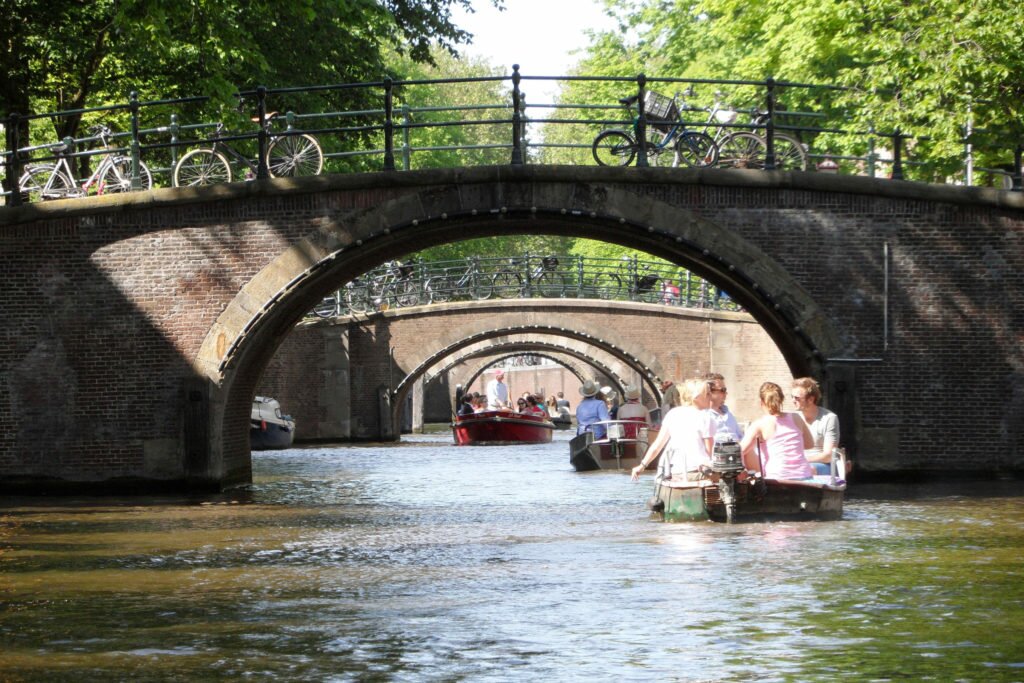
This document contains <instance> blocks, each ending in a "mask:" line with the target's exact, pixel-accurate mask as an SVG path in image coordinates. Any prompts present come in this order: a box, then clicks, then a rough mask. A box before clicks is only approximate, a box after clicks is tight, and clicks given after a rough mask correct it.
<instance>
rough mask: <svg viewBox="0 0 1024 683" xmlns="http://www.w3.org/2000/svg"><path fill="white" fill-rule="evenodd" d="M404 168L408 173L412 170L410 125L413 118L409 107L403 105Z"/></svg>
mask: <svg viewBox="0 0 1024 683" xmlns="http://www.w3.org/2000/svg"><path fill="white" fill-rule="evenodd" d="M402 123H403V126H402V168H403V169H404V170H406V171H408V170H409V169H410V168H412V148H411V147H410V146H409V124H410V123H412V116H411V115H410V114H409V105H408V104H403V105H402Z"/></svg>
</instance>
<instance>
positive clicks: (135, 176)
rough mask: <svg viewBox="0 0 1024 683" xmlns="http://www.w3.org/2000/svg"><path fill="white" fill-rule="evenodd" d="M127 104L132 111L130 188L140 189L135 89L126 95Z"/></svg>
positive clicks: (137, 110) (137, 94)
mask: <svg viewBox="0 0 1024 683" xmlns="http://www.w3.org/2000/svg"><path fill="white" fill-rule="evenodd" d="M128 106H129V108H130V109H131V113H132V142H131V156H132V168H131V173H132V178H131V183H132V190H133V191H135V190H141V189H142V179H141V177H140V176H139V93H138V91H137V90H132V92H131V94H130V95H129V96H128Z"/></svg>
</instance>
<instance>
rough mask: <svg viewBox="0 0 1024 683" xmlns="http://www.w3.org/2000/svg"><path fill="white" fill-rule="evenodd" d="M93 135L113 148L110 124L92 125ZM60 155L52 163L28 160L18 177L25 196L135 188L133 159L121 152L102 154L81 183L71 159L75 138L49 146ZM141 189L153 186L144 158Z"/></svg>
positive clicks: (61, 196) (41, 197)
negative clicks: (31, 162)
mask: <svg viewBox="0 0 1024 683" xmlns="http://www.w3.org/2000/svg"><path fill="white" fill-rule="evenodd" d="M89 132H90V133H91V134H92V135H93V136H94V137H93V138H87V139H94V140H99V141H100V144H101V145H102V146H103V148H104V149H108V150H109V149H113V145H112V144H111V140H112V139H113V137H114V133H113V131H111V129H110V128H109V127H108V126H105V125H102V124H98V125H95V126H93V127H91V128H90V129H89ZM49 149H50V150H51V151H53V153H54V155H55V156H56V157H57V161H56V162H55V163H53V164H46V163H42V164H29V165H28V166H26V167H25V172H24V173H23V174H22V176H21V178H20V179H19V180H18V189H19V190H20V192H21V194H22V196H23V197H25V198H26V199H28V201H30V202H37V201H41V200H46V199H68V198H70V197H85V196H87V195H89V194H93V193H95V194H111V193H114V192H131V191H132V189H133V188H132V159H131V157H130V156H128V155H125V154H121V153H119V152H111V153H108V154H106V155H104V156H103V158H102V159H101V160H100V163H99V164H98V165H97V166H96V170H94V171H93V172H92V175H90V176H89V177H88V178H87V179H86V180H84V181H82V183H81V185H79V181H78V180H77V176H76V174H75V172H74V170H73V168H72V163H71V161H70V160H71V159H74V158H77V157H76V155H75V153H74V141H72V140H70V138H69V139H68V140H66V141H65V142H63V143H61V144H59V145H56V146H52V147H50V148H49ZM138 175H139V186H138V189H140V190H148V189H150V188H152V187H153V176H152V174H150V172H149V168H147V167H146V164H144V163H142V161H139V162H138Z"/></svg>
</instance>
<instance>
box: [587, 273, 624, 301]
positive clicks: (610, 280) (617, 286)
mask: <svg viewBox="0 0 1024 683" xmlns="http://www.w3.org/2000/svg"><path fill="white" fill-rule="evenodd" d="M593 287H594V296H595V297H597V298H598V299H617V298H619V295H620V293H621V292H622V282H621V281H620V280H619V276H618V275H616V274H615V273H595V274H594V285H593Z"/></svg>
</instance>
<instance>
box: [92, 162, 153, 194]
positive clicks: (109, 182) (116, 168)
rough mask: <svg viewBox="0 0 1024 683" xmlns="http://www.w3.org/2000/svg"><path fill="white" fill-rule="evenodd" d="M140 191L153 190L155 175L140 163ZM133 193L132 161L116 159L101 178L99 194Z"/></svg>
mask: <svg viewBox="0 0 1024 683" xmlns="http://www.w3.org/2000/svg"><path fill="white" fill-rule="evenodd" d="M139 183H140V186H139V189H140V190H150V189H152V188H153V175H152V174H151V173H150V172H149V168H147V167H146V164H144V163H142V161H139ZM131 191H132V160H131V159H129V158H128V157H115V158H114V159H111V162H110V165H109V166H107V168H106V170H105V171H103V174H102V175H101V176H100V183H99V194H112V193H114V192H131Z"/></svg>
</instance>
